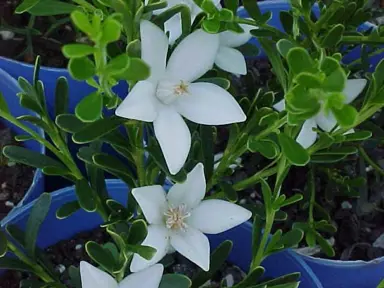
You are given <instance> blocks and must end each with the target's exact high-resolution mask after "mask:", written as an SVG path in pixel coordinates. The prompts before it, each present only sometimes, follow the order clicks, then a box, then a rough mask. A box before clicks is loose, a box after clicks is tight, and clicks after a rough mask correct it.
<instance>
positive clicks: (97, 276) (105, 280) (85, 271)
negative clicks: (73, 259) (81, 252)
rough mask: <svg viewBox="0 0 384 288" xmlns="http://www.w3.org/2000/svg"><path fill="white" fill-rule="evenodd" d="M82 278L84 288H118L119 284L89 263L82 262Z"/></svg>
mask: <svg viewBox="0 0 384 288" xmlns="http://www.w3.org/2000/svg"><path fill="white" fill-rule="evenodd" d="M80 277H81V287H82V288H95V287H103V288H117V287H118V285H117V282H116V280H115V279H113V277H112V276H111V275H109V274H108V273H106V272H104V271H102V270H100V269H98V268H96V267H95V266H93V265H91V264H89V263H88V262H85V261H81V262H80Z"/></svg>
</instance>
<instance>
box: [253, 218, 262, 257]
mask: <svg viewBox="0 0 384 288" xmlns="http://www.w3.org/2000/svg"><path fill="white" fill-rule="evenodd" d="M263 212H264V213H263V215H262V216H260V215H258V214H256V213H254V212H252V214H253V217H254V219H253V225H252V259H254V258H255V257H256V254H257V251H258V248H259V246H260V241H261V235H262V233H263V218H265V211H263Z"/></svg>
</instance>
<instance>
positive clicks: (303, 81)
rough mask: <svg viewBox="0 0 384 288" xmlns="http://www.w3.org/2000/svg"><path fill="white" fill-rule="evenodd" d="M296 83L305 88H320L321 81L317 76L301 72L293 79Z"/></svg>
mask: <svg viewBox="0 0 384 288" xmlns="http://www.w3.org/2000/svg"><path fill="white" fill-rule="evenodd" d="M295 80H296V82H297V83H299V84H300V85H303V86H304V87H307V88H321V86H322V84H323V79H321V78H320V77H319V76H318V75H314V74H311V73H308V72H302V73H300V74H299V75H297V77H296V78H295Z"/></svg>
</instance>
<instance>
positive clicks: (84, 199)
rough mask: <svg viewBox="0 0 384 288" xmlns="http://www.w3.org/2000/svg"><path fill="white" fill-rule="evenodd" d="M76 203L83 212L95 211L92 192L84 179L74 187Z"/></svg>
mask: <svg viewBox="0 0 384 288" xmlns="http://www.w3.org/2000/svg"><path fill="white" fill-rule="evenodd" d="M75 188H76V189H75V190H76V196H77V201H78V202H79V205H80V207H81V208H83V209H84V210H85V211H88V212H93V211H95V210H96V205H97V204H96V199H95V195H94V191H93V190H92V188H91V187H90V186H89V184H88V182H87V181H86V180H85V179H82V180H78V181H77V182H76V185H75Z"/></svg>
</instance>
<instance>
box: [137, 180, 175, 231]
mask: <svg viewBox="0 0 384 288" xmlns="http://www.w3.org/2000/svg"><path fill="white" fill-rule="evenodd" d="M132 195H133V197H135V199H136V201H137V203H138V204H139V206H140V208H141V210H143V213H144V216H145V218H146V219H147V221H148V223H149V224H163V223H164V211H165V210H166V209H167V208H168V205H167V200H166V198H165V191H164V189H163V187H161V186H160V185H153V186H145V187H139V188H134V189H133V190H132Z"/></svg>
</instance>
